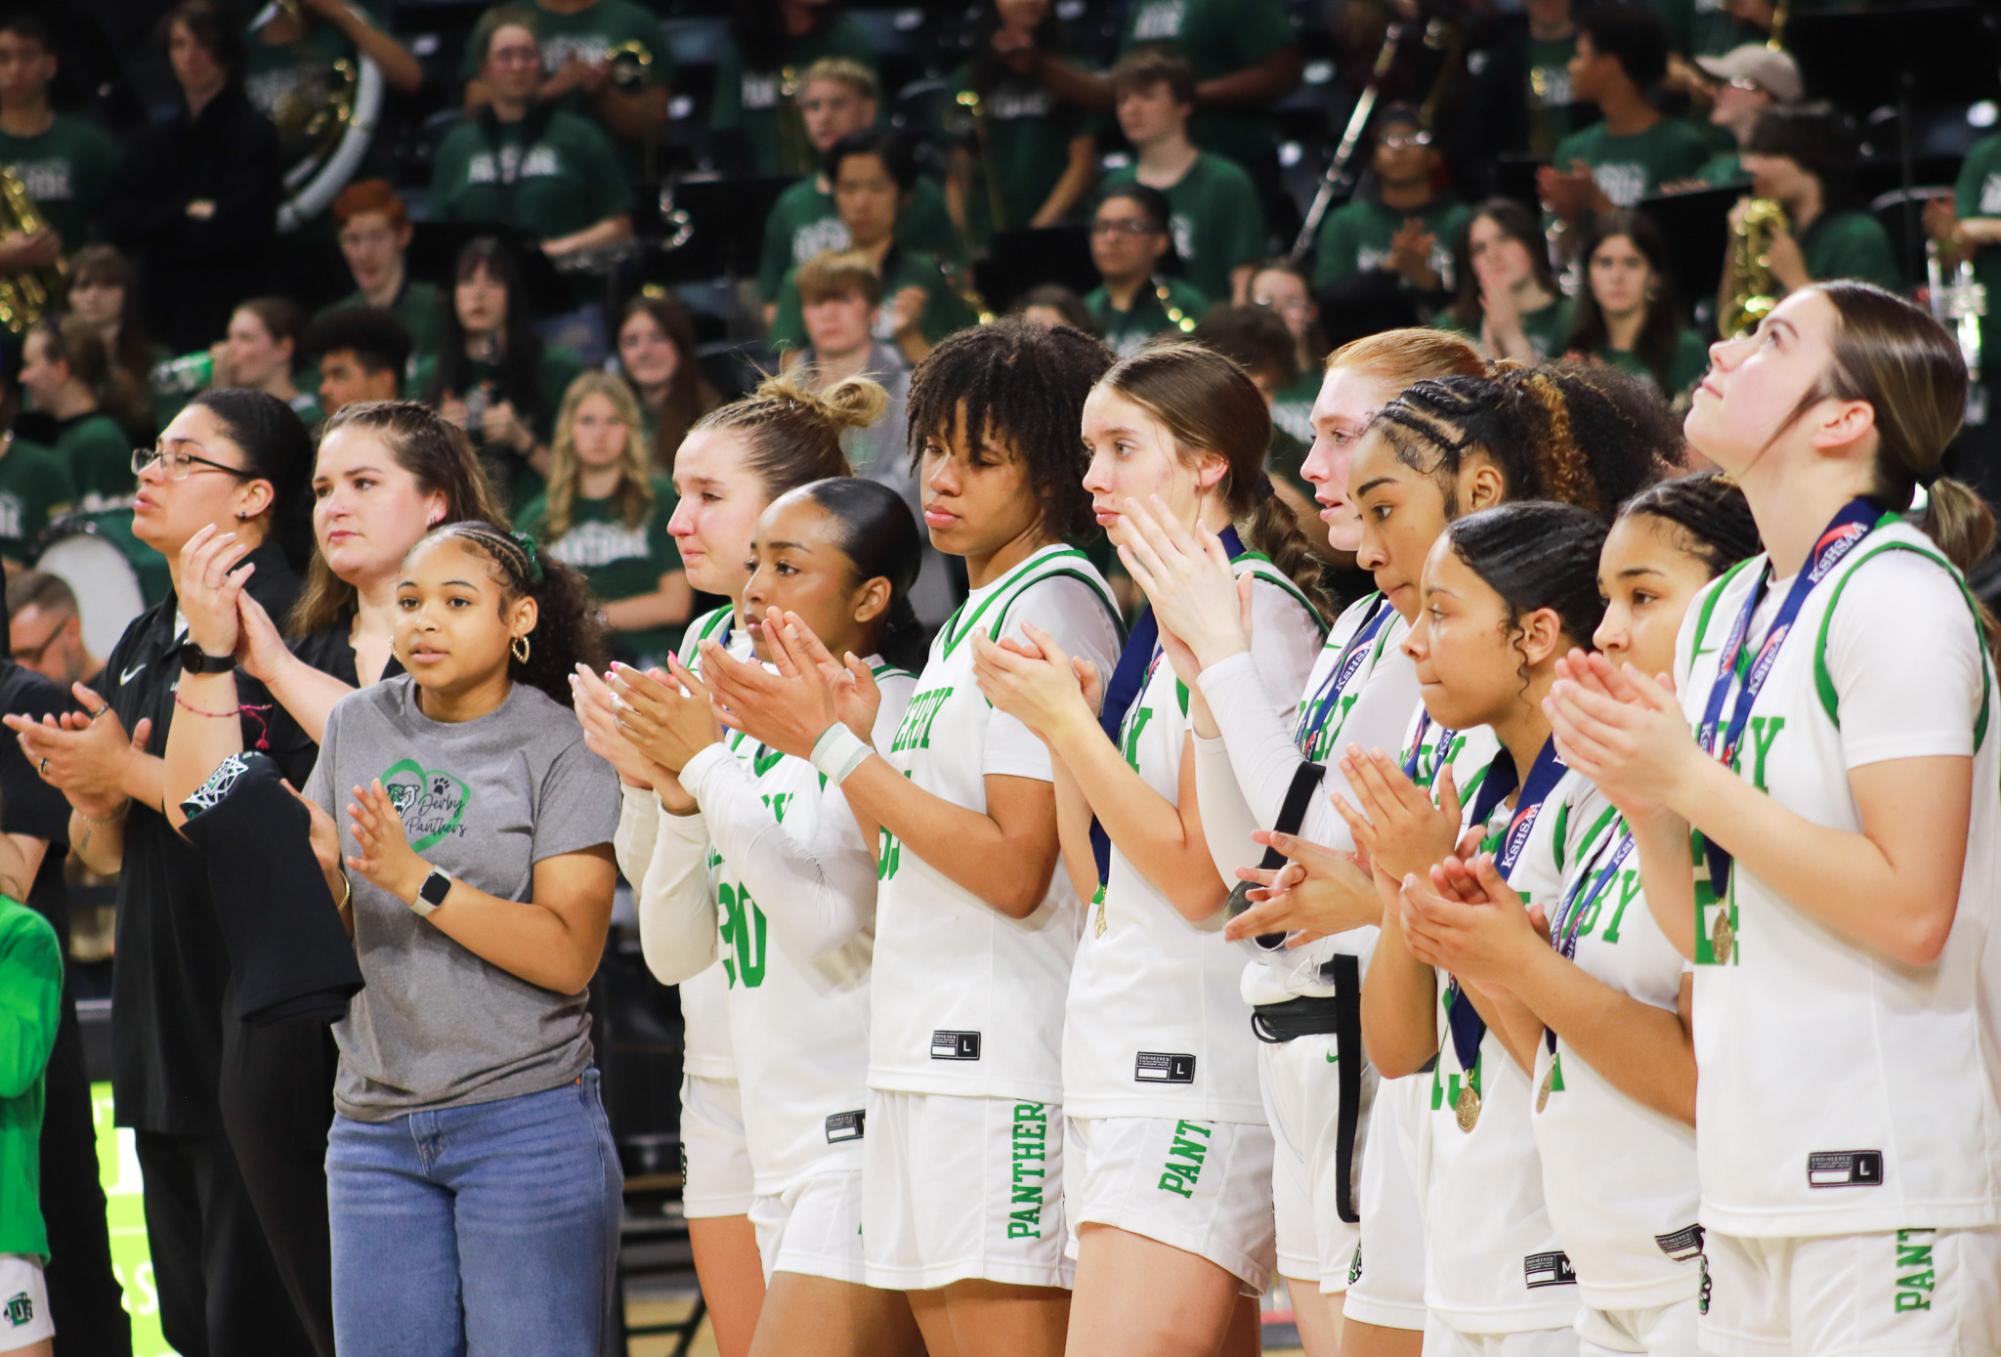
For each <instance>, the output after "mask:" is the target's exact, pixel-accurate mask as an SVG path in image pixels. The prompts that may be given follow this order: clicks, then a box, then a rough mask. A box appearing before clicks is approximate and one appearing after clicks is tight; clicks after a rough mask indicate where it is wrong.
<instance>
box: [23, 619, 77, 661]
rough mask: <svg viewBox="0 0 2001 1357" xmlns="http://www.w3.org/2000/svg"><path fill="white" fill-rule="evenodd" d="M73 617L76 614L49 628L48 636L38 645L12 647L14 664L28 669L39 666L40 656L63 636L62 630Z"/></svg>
mask: <svg viewBox="0 0 2001 1357" xmlns="http://www.w3.org/2000/svg"><path fill="white" fill-rule="evenodd" d="M74 616H76V614H74V613H70V614H68V615H66V616H64V617H63V618H62V619H61V620H59V621H58V622H57V623H56V624H55V625H54V626H53V627H50V628H49V634H48V635H47V636H44V637H43V638H42V643H41V644H40V645H36V646H16V647H14V657H13V658H14V662H15V663H16V664H20V665H25V666H26V667H28V668H30V669H32V668H34V667H35V666H36V665H38V664H40V663H41V662H42V656H43V655H45V654H47V653H48V649H49V647H50V646H52V645H54V644H55V643H56V638H57V637H58V636H61V635H62V634H63V628H64V627H67V626H68V625H69V620H70V618H71V617H74Z"/></svg>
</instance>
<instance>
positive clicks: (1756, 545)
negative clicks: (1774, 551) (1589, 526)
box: [1619, 471, 1765, 579]
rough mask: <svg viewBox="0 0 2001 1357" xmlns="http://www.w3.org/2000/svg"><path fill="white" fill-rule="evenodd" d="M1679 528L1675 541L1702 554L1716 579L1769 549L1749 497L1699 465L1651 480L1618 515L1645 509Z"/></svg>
mask: <svg viewBox="0 0 2001 1357" xmlns="http://www.w3.org/2000/svg"><path fill="white" fill-rule="evenodd" d="M1642 514H1644V515H1646V516H1647V517H1648V518H1657V519H1659V520H1661V521H1662V522H1663V523H1666V524H1668V525H1669V526H1671V527H1672V528H1674V530H1675V544H1676V545H1677V546H1678V547H1680V548H1681V550H1683V551H1685V552H1687V553H1688V554H1689V555H1691V556H1695V557H1698V558H1700V559H1701V561H1702V563H1703V566H1704V567H1705V568H1706V569H1707V570H1708V571H1709V575H1710V578H1711V579H1714V578H1715V577H1716V576H1718V575H1721V574H1722V573H1723V572H1724V571H1726V570H1728V569H1729V568H1730V567H1731V566H1733V565H1735V564H1737V562H1739V561H1742V560H1747V559H1749V558H1750V557H1752V556H1756V555H1757V554H1758V553H1759V552H1761V551H1763V550H1764V549H1765V546H1764V543H1763V542H1761V541H1760V540H1759V538H1758V523H1757V520H1756V519H1754V518H1752V517H1751V504H1750V501H1749V500H1747V499H1745V498H1744V492H1743V491H1742V490H1741V489H1739V488H1738V485H1737V482H1735V481H1733V480H1731V479H1730V478H1729V477H1728V476H1726V475H1724V474H1723V473H1722V472H1720V471H1698V472H1695V473H1693V474H1691V475H1687V476H1676V477H1675V478H1674V479H1672V480H1666V481H1662V482H1661V483H1660V484H1659V485H1651V486H1648V487H1647V488H1646V489H1645V490H1642V491H1641V492H1640V493H1639V494H1637V495H1635V496H1633V497H1632V498H1631V499H1629V500H1627V501H1626V502H1625V503H1624V504H1621V505H1620V506H1619V521H1621V522H1623V521H1624V520H1626V519H1628V518H1635V517H1638V516H1640V515H1642Z"/></svg>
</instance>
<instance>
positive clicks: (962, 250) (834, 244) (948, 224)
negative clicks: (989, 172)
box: [757, 174, 966, 302]
mask: <svg viewBox="0 0 2001 1357" xmlns="http://www.w3.org/2000/svg"><path fill="white" fill-rule="evenodd" d="M848 243H849V236H848V228H847V227H846V226H843V225H842V224H841V218H840V214H839V213H838V212H837V211H835V209H834V195H833V194H831V193H822V192H821V191H820V176H819V175H817V174H809V175H807V176H806V177H805V178H803V179H801V180H800V181H799V182H798V183H796V184H794V185H792V187H790V188H788V189H786V190H785V192H783V193H781V194H779V195H778V201H777V202H775V203H773V204H772V205H771V215H770V216H768V217H766V218H765V219H764V254H763V256H762V257H761V258H760V259H759V261H758V267H757V295H758V296H759V297H760V298H762V299H763V300H765V301H768V302H769V301H776V300H778V288H779V285H780V284H782V283H783V282H784V281H785V275H786V274H787V273H788V272H789V271H791V270H792V269H793V268H796V267H797V266H798V265H800V264H803V263H805V262H806V261H807V260H809V259H811V258H812V257H813V256H814V255H816V254H819V253H820V252H821V251H823V250H845V249H847V248H848ZM896 243H897V244H898V245H902V246H907V247H908V248H910V249H913V250H922V251H924V252H925V253H926V254H933V255H936V256H937V257H938V258H940V259H949V260H951V261H952V262H953V263H955V264H963V263H965V262H966V243H965V242H964V241H963V240H961V239H960V238H959V232H958V229H957V228H956V227H954V226H953V225H952V214H951V213H950V212H948V211H946V210H945V195H944V193H943V192H941V191H940V190H939V188H938V186H937V185H936V184H934V183H932V182H931V181H930V180H929V179H919V180H918V181H917V187H915V188H913V189H912V190H911V191H910V201H909V202H907V203H905V204H904V205H903V207H902V209H901V210H900V211H898V213H897V215H896Z"/></svg>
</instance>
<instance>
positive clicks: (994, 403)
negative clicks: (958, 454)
mask: <svg viewBox="0 0 2001 1357" xmlns="http://www.w3.org/2000/svg"><path fill="white" fill-rule="evenodd" d="M1111 365H1112V351H1111V350H1110V349H1108V348H1106V347H1105V346H1104V345H1103V344H1102V343H1100V342H1099V341H1098V340H1096V339H1094V338H1092V337H1091V336H1090V335H1087V334H1085V333H1084V332H1083V331H1082V330H1077V329H1072V328H1071V327H1070V326H1068V325H1056V326H1049V327H1044V326H1041V325H1036V324H1033V323H1032V322H1029V321H1025V320H1022V319H1020V318H1019V317H1016V316H1008V317H1005V318H1003V319H1001V320H997V321H995V322H994V323H993V324H991V325H981V326H976V327H974V328H973V329H969V330H961V331H959V332H958V333H957V334H955V335H952V336H950V337H949V338H947V339H946V340H945V342H944V343H942V344H940V345H939V346H938V347H937V348H935V349H933V350H932V351H931V353H930V355H929V356H928V357H926V358H925V360H924V361H923V362H921V363H919V364H918V365H917V369H916V371H915V372H913V373H912V374H911V377H910V398H909V404H908V406H907V409H908V411H909V417H910V460H911V464H912V465H916V464H917V463H918V462H919V461H920V460H921V459H922V457H923V455H924V444H925V442H926V441H927V440H936V441H938V442H949V441H950V440H951V438H952V435H953V433H954V432H955V431H956V430H957V429H958V428H959V427H960V425H959V421H960V419H961V418H963V419H964V421H965V424H964V429H965V434H966V437H967V438H968V439H969V440H973V441H985V442H988V443H994V444H1000V445H1003V446H1006V447H1008V448H1011V449H1012V450H1013V453H1014V456H1015V457H1016V458H1018V459H1019V460H1020V462H1021V464H1022V467H1023V468H1024V470H1025V471H1026V472H1027V474H1028V482H1029V486H1030V489H1031V490H1032V492H1033V493H1034V495H1035V499H1036V502H1037V503H1038V504H1040V505H1041V506H1042V528H1043V532H1044V533H1045V534H1046V535H1047V536H1049V537H1050V538H1052V539H1057V540H1062V541H1068V542H1083V541H1087V540H1089V539H1090V538H1091V537H1092V536H1093V535H1095V533H1096V531H1097V528H1096V520H1095V519H1094V518H1093V516H1092V514H1091V495H1090V492H1089V491H1087V490H1085V489H1084V468H1085V461H1084V455H1083V450H1082V449H1083V445H1082V442H1081V441H1080V440H1079V438H1078V436H1077V431H1078V430H1079V429H1081V428H1082V427H1083V424H1084V398H1085V397H1086V396H1088V395H1089V394H1090V393H1091V388H1092V387H1093V386H1095V385H1096V384H1097V382H1098V379H1099V378H1100V377H1103V376H1104V375H1105V370H1106V369H1107V368H1109V367H1111Z"/></svg>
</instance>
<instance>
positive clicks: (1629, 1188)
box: [1531, 817, 1702, 1310]
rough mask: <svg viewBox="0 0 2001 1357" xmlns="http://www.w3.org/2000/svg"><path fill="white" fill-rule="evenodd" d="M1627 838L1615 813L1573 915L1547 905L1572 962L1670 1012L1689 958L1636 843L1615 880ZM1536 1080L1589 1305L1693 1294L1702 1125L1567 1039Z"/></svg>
mask: <svg viewBox="0 0 2001 1357" xmlns="http://www.w3.org/2000/svg"><path fill="white" fill-rule="evenodd" d="M1624 841H1625V827H1624V823H1623V822H1622V821H1620V820H1619V819H1617V818H1616V817H1615V818H1614V819H1613V821H1612V824H1611V826H1610V828H1608V829H1607V830H1606V831H1605V832H1603V833H1601V834H1598V835H1597V836H1596V837H1595V838H1594V839H1593V840H1592V842H1591V843H1590V845H1589V846H1588V847H1587V848H1585V849H1584V850H1583V851H1582V852H1581V853H1580V854H1579V855H1578V856H1577V858H1576V859H1574V860H1573V861H1572V862H1571V865H1570V870H1569V872H1568V874H1567V875H1566V877H1565V880H1564V887H1563V895H1562V897H1561V898H1562V899H1564V900H1568V899H1570V898H1571V897H1572V893H1573V892H1575V893H1576V900H1577V906H1578V907H1577V910H1576V913H1575V915H1574V916H1573V917H1571V918H1570V919H1568V920H1564V919H1561V918H1560V917H1559V916H1560V913H1561V911H1560V909H1559V908H1558V905H1557V903H1556V901H1554V900H1551V901H1543V902H1541V903H1543V904H1545V906H1546V907H1547V908H1548V909H1549V915H1550V920H1551V922H1552V924H1561V925H1562V927H1563V928H1564V931H1566V932H1570V933H1572V935H1573V936H1574V937H1575V938H1576V951H1575V954H1574V956H1573V960H1574V961H1575V963H1576V964H1577V965H1578V966H1579V967H1580V968H1581V969H1583V970H1584V971H1585V973H1586V974H1588V975H1590V976H1592V977H1593V978H1595V979H1598V980H1601V981H1603V982H1604V983H1605V984H1606V985H1608V986H1610V987H1611V988H1612V989H1614V990H1617V991H1618V992H1619V993H1621V994H1627V995H1631V996H1632V997H1633V998H1635V999H1638V1000H1639V1001H1640V1002H1641V1003H1645V1004H1651V1005H1653V1006H1654V1007H1655V1008H1660V1009H1665V1010H1666V1011H1668V1012H1670V1013H1672V1012H1674V1011H1675V1010H1676V1007H1677V1001H1678V1000H1679V999H1680V996H1681V977H1682V974H1683V972H1684V971H1685V969H1686V966H1685V964H1684V963H1683V961H1682V957H1681V953H1680V952H1678V951H1676V950H1675V948H1674V944H1673V943H1671V942H1669V941H1668V940H1667V935H1666V934H1664V933H1662V932H1661V930H1660V926H1659V925H1658V924H1656V923H1655V922H1654V916H1653V912H1652V911H1651V910H1649V909H1648V908H1647V900H1646V896H1645V895H1644V894H1643V893H1642V892H1641V889H1640V856H1639V852H1638V850H1636V849H1635V850H1630V851H1628V852H1627V853H1626V855H1625V857H1624V859H1623V860H1622V861H1621V862H1620V864H1619V869H1618V871H1617V872H1616V873H1615V874H1614V875H1612V876H1610V877H1606V876H1605V871H1606V870H1607V868H1608V867H1609V866H1610V865H1611V863H1612V860H1613V858H1614V856H1615V855H1616V854H1617V852H1618V850H1619V848H1620V845H1621V844H1622V842H1624ZM1601 878H1604V883H1605V884H1604V886H1603V888H1602V889H1601V890H1600V891H1599V892H1598V894H1597V895H1596V896H1593V895H1592V894H1591V891H1592V887H1594V886H1595V885H1597V883H1598V882H1599V880H1600V879H1601ZM1531 1082H1532V1084H1533V1085H1534V1087H1535V1090H1536V1095H1535V1104H1534V1109H1535V1110H1533V1111H1532V1116H1533V1118H1534V1126H1535V1141H1536V1148H1537V1149H1538V1150H1539V1151H1540V1152H1541V1155H1542V1185H1543V1197H1544V1199H1545V1200H1546V1201H1547V1202H1548V1205H1549V1218H1550V1220H1551V1221H1552V1222H1553V1223H1554V1224H1555V1226H1556V1234H1557V1238H1558V1239H1560V1240H1562V1241H1563V1248H1564V1251H1565V1252H1566V1253H1568V1254H1569V1255H1570V1261H1571V1265H1572V1266H1573V1267H1574V1268H1575V1269H1576V1271H1577V1289H1578V1294H1579V1295H1580V1296H1581V1297H1582V1298H1583V1300H1584V1303H1585V1304H1586V1305H1589V1306H1592V1307H1593V1308H1595V1309H1599V1310H1639V1309H1646V1308H1648V1307H1651V1306H1656V1305H1671V1304H1674V1303H1675V1302H1677V1301H1682V1300H1686V1299H1688V1298H1689V1297H1691V1296H1693V1295H1695V1294H1696V1291H1697V1289H1698V1287H1699V1286H1700V1283H1701V1273H1700V1270H1699V1264H1698V1261H1697V1260H1698V1258H1699V1257H1700V1254H1701V1250H1702V1232H1701V1230H1700V1229H1699V1228H1698V1227H1697V1224H1696V1219H1697V1198H1698V1196H1699V1193H1698V1191H1697V1187H1696V1174H1695V1128H1694V1127H1692V1126H1689V1125H1687V1124H1685V1123H1683V1122H1681V1121H1680V1120H1678V1119H1676V1118H1674V1117H1670V1116H1668V1115H1667V1114H1665V1113H1663V1112H1659V1111H1656V1110H1655V1109H1653V1108H1651V1107H1648V1106H1646V1105H1645V1104H1643V1103H1641V1102H1639V1101H1637V1100H1635V1099H1633V1098H1631V1097H1629V1096H1627V1095H1626V1094H1624V1093H1622V1092H1620V1091H1619V1090H1618V1089H1617V1088H1615V1087H1614V1086H1613V1084H1612V1083H1611V1081H1610V1080H1608V1079H1606V1078H1605V1077H1604V1076H1603V1075H1601V1074H1599V1073H1598V1071H1596V1070H1595V1069H1593V1068H1592V1067H1591V1066H1590V1065H1588V1064H1586V1063H1585V1062H1584V1060H1583V1058H1582V1057H1580V1056H1578V1055H1577V1054H1576V1053H1575V1052H1573V1051H1571V1050H1569V1049H1567V1048H1566V1047H1565V1046H1564V1044H1563V1042H1562V1040H1561V1039H1559V1040H1558V1041H1557V1043H1556V1054H1555V1056H1554V1057H1552V1056H1551V1054H1550V1050H1549V1041H1548V1039H1547V1038H1545V1039H1544V1040H1543V1041H1542V1042H1541V1043H1539V1044H1538V1045H1537V1047H1536V1067H1535V1076H1534V1078H1533V1080H1532V1081H1531ZM1545 1084H1547V1085H1548V1088H1549V1094H1548V1096H1547V1098H1545V1097H1544V1096H1543V1095H1542V1089H1543V1087H1544V1086H1545Z"/></svg>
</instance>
